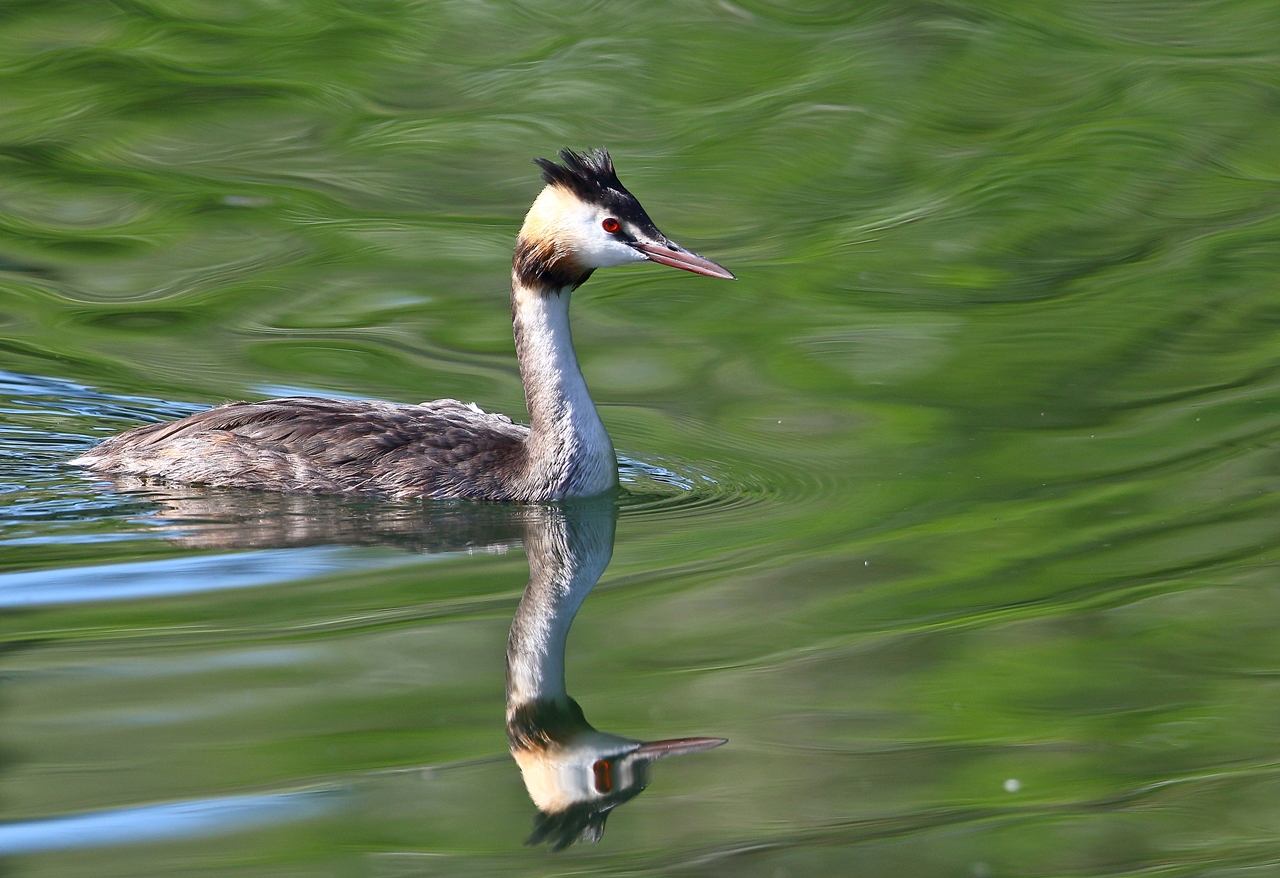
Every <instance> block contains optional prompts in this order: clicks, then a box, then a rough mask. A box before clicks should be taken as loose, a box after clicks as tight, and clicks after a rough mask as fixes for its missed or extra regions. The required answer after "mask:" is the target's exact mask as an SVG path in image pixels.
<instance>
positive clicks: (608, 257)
mask: <svg viewBox="0 0 1280 878" xmlns="http://www.w3.org/2000/svg"><path fill="white" fill-rule="evenodd" d="M602 219H603V217H601V216H597V215H596V214H595V212H594V211H592V212H590V213H586V212H584V213H583V214H581V215H579V216H578V217H575V222H574V230H573V231H574V235H573V237H574V248H573V249H574V251H575V252H576V254H577V256H578V259H579V260H580V261H581V262H582V264H584V265H589V266H591V267H592V268H613V267H614V266H615V265H626V264H627V263H629V262H643V261H644V259H645V257H644V256H643V255H642V254H641V253H640V252H639V251H638V250H636V249H635V248H634V247H632V246H630V245H628V244H624V243H622V242H621V241H619V240H618V239H617V238H615V237H613V235H610V234H609V233H608V232H606V231H605V230H604V229H603V228H602V227H601V225H600V223H601V221H602Z"/></svg>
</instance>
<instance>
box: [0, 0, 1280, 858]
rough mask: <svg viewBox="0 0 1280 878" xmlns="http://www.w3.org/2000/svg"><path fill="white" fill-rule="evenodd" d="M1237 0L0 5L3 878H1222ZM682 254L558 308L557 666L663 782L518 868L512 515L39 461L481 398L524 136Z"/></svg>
mask: <svg viewBox="0 0 1280 878" xmlns="http://www.w3.org/2000/svg"><path fill="white" fill-rule="evenodd" d="M1277 46H1280V23H1278V22H1277V19H1276V17H1275V15H1274V8H1273V7H1272V5H1270V4H1265V3H1261V2H1257V0H1244V2H1221V3H1219V2H1191V3H1169V4H1151V3H1148V4H1115V3H1101V2H1075V3H1061V4H1053V5H1052V6H1051V7H1048V6H1046V5H1045V4H1040V3H1031V2H1008V3H999V4H972V3H911V2H902V3H880V4H862V5H851V4H843V3H830V4H826V3H821V2H810V3H800V4H796V3H786V4H783V3H771V2H764V0H759V2H757V0H751V2H738V3H734V2H708V3H696V4H687V3H684V4H661V3H658V4H654V3H623V2H619V3H613V2H609V3H579V4H570V3H539V4H526V3H519V2H505V0H502V2H490V3H456V2H455V3H431V4H420V3H410V2H399V0H384V2H368V3H359V4H354V3H343V2H336V0H333V2H327V0H308V2H296V3H288V4H273V3H267V2H252V0H247V2H238V3H203V2H195V0H190V2H187V0H143V2H129V3H125V2H120V3H103V2H70V0H67V2H61V0H59V2H39V3H34V2H32V3H11V4H9V5H8V6H7V7H6V8H5V10H4V11H3V14H2V15H0V369H2V370H4V371H3V374H2V375H0V412H2V414H0V460H3V465H0V492H2V494H3V498H4V499H3V504H2V505H0V610H2V611H3V613H4V622H3V626H2V627H0V639H2V643H3V647H4V649H3V653H2V654H0V668H2V673H3V684H2V686H0V754H2V758H0V855H5V856H7V857H10V858H12V862H11V863H9V864H8V865H7V868H8V869H10V870H11V871H13V872H14V873H15V874H23V875H50V876H53V875H57V876H75V875H86V876H87V875H93V876H103V875H121V876H142V875H158V876H159V875H164V876H169V875H180V874H201V875H210V874H236V875H302V874H307V875H351V874H360V875H366V874H367V875H382V876H401V875H403V876H410V875H450V876H461V875H508V874H509V875H555V874H566V873H574V874H599V875H617V874H628V875H648V874H655V875H656V874H678V875H733V876H755V875H759V876H768V878H775V876H801V875H859V876H867V875H884V876H903V875H912V876H934V875H936V876H963V875H968V876H975V878H983V876H999V875H1045V876H1049V875H1053V876H1063V875H1137V874H1143V875H1153V874H1158V875H1162V876H1165V875H1169V876H1176V875H1200V874H1214V875H1235V874H1240V875H1245V874H1248V875H1250V876H1255V875H1269V874H1280V867H1278V866H1277V865H1276V862H1277V861H1276V855H1275V845H1274V836H1275V826H1276V822H1277V820H1278V819H1280V812H1278V809H1277V804H1276V803H1277V802H1280V756H1277V749H1276V741H1277V739H1278V738H1280V688H1278V685H1280V648H1278V647H1277V644H1278V643H1280V638H1278V637H1277V634H1280V631H1277V626H1278V625H1280V622H1277V620H1278V619H1280V589H1278V588H1277V584H1276V583H1277V576H1276V563H1277V558H1278V553H1280V503H1278V502H1277V500H1276V496H1277V494H1276V489H1277V487H1280V458H1278V457H1277V453H1276V438H1277V435H1278V434H1280V414H1277V412H1278V411H1280V368H1278V365H1277V364H1278V361H1277V355H1276V352H1277V350H1280V346H1278V345H1277V342H1278V341H1280V339H1278V338H1277V334H1278V333H1280V309H1278V308H1277V304H1276V302H1277V300H1276V282H1277V281H1276V278H1277V277H1280V247H1278V246H1277V241H1280V198H1277V195H1278V194H1280V152H1277V150H1276V149H1275V144H1276V143H1277V139H1278V138H1280V114H1277V112H1276V108H1277V106H1280V64H1278V63H1277V62H1280V57H1278V56H1277V50H1276V47H1277ZM565 145H570V146H575V147H589V146H596V145H606V146H608V147H609V148H610V149H611V150H612V152H613V154H614V157H615V160H616V163H617V165H618V168H619V173H620V176H621V178H622V179H623V181H624V182H625V183H626V184H627V185H628V186H629V187H630V188H631V189H632V191H634V192H635V193H636V194H637V196H638V197H639V198H640V199H641V200H642V202H643V203H644V204H645V206H646V208H648V210H649V212H650V214H651V215H652V216H653V217H654V219H655V220H656V222H657V223H658V225H659V226H660V227H661V228H662V229H663V230H664V231H665V232H666V233H668V234H669V235H670V236H671V237H672V238H674V239H675V240H677V241H680V242H681V243H682V244H685V245H686V246H688V247H690V248H692V249H694V250H697V251H698V252H700V253H704V254H706V255H707V256H709V257H711V258H713V259H716V260H717V261H719V262H721V263H723V264H724V265H726V266H727V267H729V268H731V269H732V270H733V271H734V272H735V273H736V274H738V276H739V277H740V278H741V280H739V281H738V282H737V283H734V284H728V283H719V282H714V281H710V280H706V279H700V278H695V277H692V276H689V275H686V274H681V273H677V272H672V271H668V270H663V269H660V268H658V267H656V266H634V267H629V268H626V269H618V270H616V271H611V272H601V273H597V275H596V276H595V277H593V278H592V280H591V282H590V283H589V284H588V285H587V286H585V287H584V288H583V289H582V290H581V291H579V293H578V294H576V295H575V297H574V306H573V307H574V311H573V317H574V333H575V339H576V341H577V345H578V350H579V354H580V356H581V359H582V362H583V368H584V371H585V373H586V375H587V379H588V382H589V383H590V385H591V387H592V389H593V391H594V393H595V395H596V399H597V401H598V403H599V405H600V409H601V413H602V416H603V418H604V420H605V422H606V424H607V425H608V427H609V429H610V432H611V434H612V436H613V438H614V442H615V445H616V446H617V448H618V449H619V452H620V454H622V455H623V456H624V458H625V460H624V481H625V483H626V484H625V489H626V490H625V491H624V492H623V493H622V494H621V495H620V496H619V498H618V520H617V536H616V543H615V545H614V549H613V558H612V563H611V564H610V566H609V567H608V569H607V570H606V572H605V573H604V575H603V577H602V578H601V580H600V582H599V584H598V585H596V587H595V589H594V590H593V591H592V593H591V595H590V597H589V598H588V599H587V600H586V602H585V603H584V604H583V607H582V609H581V611H580V612H579V613H578V616H577V619H576V621H575V623H574V627H573V630H572V635H571V636H570V638H569V641H568V652H567V682H568V689H569V691H570V692H571V693H572V694H573V696H574V697H575V698H576V699H577V701H578V702H579V703H580V704H581V705H582V707H583V710H584V711H585V714H586V716H587V717H588V718H589V719H590V721H591V722H592V723H593V724H594V725H596V726H597V727H599V728H601V729H606V730H608V731H610V732H612V733H616V734H619V735H625V736H627V737H630V738H635V739H638V740H648V739H654V738H668V737H672V736H674V735H714V736H719V737H725V738H728V739H729V743H728V744H727V745H725V746H723V747H720V748H718V749H715V750H712V751H709V752H704V753H698V754H694V755H689V756H687V757H681V758H680V759H678V760H666V761H663V762H661V763H658V764H657V765H655V767H654V769H653V776H652V781H651V783H650V786H649V788H648V790H647V791H646V792H644V793H643V794H642V795H640V796H638V797H636V798H635V799H634V800H633V801H631V802H628V803H626V804H625V805H623V806H621V807H620V808H618V809H617V812H616V813H615V814H613V815H612V816H611V817H610V818H609V822H608V828H607V832H606V833H605V834H604V837H603V838H602V840H601V841H600V843H599V844H598V845H577V846H573V847H570V848H569V849H567V850H565V851H563V852H560V853H551V852H549V851H548V850H547V849H546V848H545V846H538V847H526V846H524V845H523V844H522V842H523V841H524V840H525V839H526V838H527V837H528V835H529V832H530V829H531V826H532V820H533V815H534V807H533V804H532V802H531V801H530V798H529V795H528V794H527V792H526V791H525V789H524V786H523V784H522V783H521V776H520V773H519V771H518V769H517V767H516V766H515V764H514V763H513V762H512V760H511V758H510V756H509V755H508V753H507V743H506V739H505V731H504V651H505V648H506V642H507V635H508V626H509V625H510V623H511V619H512V615H513V613H514V612H515V609H516V606H517V603H518V602H519V600H520V597H521V594H522V591H523V589H524V586H525V583H526V581H527V579H528V568H527V564H526V559H525V551H524V548H523V543H522V540H521V538H520V529H519V527H516V526H515V525H516V524H518V523H519V520H520V518H519V516H520V515H521V513H520V512H519V511H518V510H511V509H507V508H504V507H495V506H485V505H482V504H435V505H432V504H416V505H415V504H390V503H378V502H371V501H367V500H361V501H353V500H343V499H333V498H288V497H270V496H265V495H255V494H251V493H241V494H237V493H235V492H229V493H228V492H216V491H207V490H202V489H193V488H180V487H178V488H175V487H163V486H151V487H148V488H144V489H138V490H125V491H122V490H119V489H117V488H116V487H114V486H111V485H108V484H104V483H101V482H99V481H96V480H94V479H92V478H86V477H85V476H83V475H81V474H79V473H77V472H76V471H75V470H73V469H71V468H68V467H67V466H66V465H65V461H66V460H68V459H69V458H70V457H72V456H74V455H75V454H76V453H77V452H79V451H80V450H82V449H84V448H86V447H88V446H89V445H90V444H91V443H92V442H94V441H96V440H97V439H98V438H100V437H102V436H105V435H109V434H110V433H113V432H115V431H118V430H120V429H123V428H126V427H128V426H132V425H135V424H138V423H142V422H147V421H152V420H158V419H164V418H172V417H178V416H181V415H183V414H186V413H190V412H192V411H196V410H199V409H200V408H202V407H205V406H209V405H213V404H216V403H219V402H222V401H225V400H228V399H250V398H263V397H266V396H270V395H278V394H283V393H295V392H316V393H324V394H330V395H352V396H361V397H374V398H382V399H391V400H397V401H402V402H417V401H420V400H423V399H429V398H435V397H445V396H447V397H455V398H459V399H462V400H465V401H471V400H474V401H476V402H478V403H479V404H480V405H482V406H484V407H485V408H486V409H489V410H496V411H503V412H508V413H511V414H513V415H515V416H517V417H518V416H520V415H521V413H522V412H523V397H522V393H521V388H520V384H519V378H518V374H517V372H516V368H515V362H514V355H513V346H512V342H511V336H510V325H509V308H508V304H507V286H506V285H507V274H508V270H509V261H508V260H509V255H510V248H511V245H512V242H513V240H514V237H515V233H516V231H517V229H518V228H519V223H520V220H521V218H522V216H523V212H524V210H525V209H526V208H527V206H528V203H529V202H530V201H531V199H532V198H533V196H534V195H535V194H536V192H537V190H538V186H539V184H538V182H537V178H536V168H535V167H534V166H533V165H532V164H530V159H531V158H533V157H534V156H540V155H551V154H552V153H554V151H555V150H556V149H558V148H560V147H562V146H565Z"/></svg>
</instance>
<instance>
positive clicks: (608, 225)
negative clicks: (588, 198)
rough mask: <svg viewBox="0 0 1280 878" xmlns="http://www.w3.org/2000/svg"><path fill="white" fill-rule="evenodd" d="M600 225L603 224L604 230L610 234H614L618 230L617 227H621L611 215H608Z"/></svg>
mask: <svg viewBox="0 0 1280 878" xmlns="http://www.w3.org/2000/svg"><path fill="white" fill-rule="evenodd" d="M600 225H601V226H603V227H604V230H605V231H606V232H608V233H609V234H610V235H612V234H614V233H615V232H617V231H618V229H620V228H622V223H620V222H618V221H617V220H616V219H614V218H613V217H609V218H608V219H606V220H605V221H604V222H602V223H601V224H600Z"/></svg>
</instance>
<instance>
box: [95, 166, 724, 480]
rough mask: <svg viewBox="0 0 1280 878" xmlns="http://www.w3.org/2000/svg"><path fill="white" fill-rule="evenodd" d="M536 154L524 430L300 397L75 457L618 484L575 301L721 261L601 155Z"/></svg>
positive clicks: (156, 468) (182, 472)
mask: <svg viewBox="0 0 1280 878" xmlns="http://www.w3.org/2000/svg"><path fill="white" fill-rule="evenodd" d="M559 157H560V162H559V163H557V162H554V161H551V160H549V159H545V158H542V159H536V160H535V162H536V164H537V165H538V166H539V167H540V168H541V169H542V179H543V181H544V182H545V184H546V185H545V187H544V188H543V190H542V192H541V193H540V194H539V195H538V197H537V199H536V200H535V201H534V202H533V206H532V207H531V208H530V209H529V212H528V215H527V216H525V219H524V225H523V226H522V227H521V229H520V234H519V237H518V239H517V241H516V247H515V254H514V256H513V258H512V270H511V309H512V325H513V328H514V332H515V342H516V357H517V359H518V360H519V363H520V377H521V379H522V381H523V382H524V392H525V402H526V404H527V406H528V410H529V425H528V426H524V425H522V424H516V423H514V422H513V421H512V420H511V419H510V418H508V417H507V416H505V415H500V414H488V413H486V412H484V411H482V410H481V409H480V408H479V407H477V406H476V405H475V404H474V403H472V404H469V405H468V404H464V403H461V402H459V401H458V400H456V399H438V400H435V401H434V402H424V403H421V404H419V405H399V404H394V403H388V402H377V401H353V400H345V399H324V398H320V397H310V396H295V397H288V398H285V399H271V400H266V401H264V402H233V403H228V404H227V405H221V406H218V407H217V408H213V409H210V410H208V411H205V412H200V413H199V414H195V415H192V416H190V417H187V418H183V419H182V420H179V421H172V422H165V423H158V424H148V425H146V426H143V427H137V428H135V429H133V430H129V431H128V432H125V433H121V434H120V435H118V436H114V437H112V438H109V439H107V440H105V441H103V442H102V443H100V444H98V445H97V446H95V447H94V448H92V449H90V450H89V451H87V452H86V453H84V454H82V455H81V456H79V457H77V458H76V459H75V460H73V461H72V463H73V464H76V465H78V466H82V467H84V468H86V469H88V470H91V471H93V472H99V473H104V474H109V475H110V474H113V475H129V476H140V477H143V478H148V479H159V480H163V481H170V482H182V483H188V484H204V485H215V486H222V487H235V488H257V489H264V490H270V491H303V492H310V493H335V494H336V493H351V494H371V495H380V496H386V497H395V498H415V497H422V498H463V499H475V500H512V501H518V502H538V501H543V500H558V499H563V498H567V497H587V496H592V495H595V494H600V493H603V492H605V491H608V490H610V489H611V488H613V487H614V486H616V485H617V482H618V465H617V458H616V457H615V455H614V451H613V443H612V442H611V441H610V439H609V434H608V433H607V432H606V431H605V428H604V424H603V423H602V422H601V420H600V415H599V414H598V413H597V411H596V408H595V404H594V403H593V402H592V400H591V395H590V393H589V392H588V390H587V384H586V381H585V380H584V379H583V377H582V370H581V368H580V367H579V365H578V358H577V355H576V354H575V353H574V349H573V340H572V338H571V337H570V332H569V298H570V294H571V293H572V292H573V290H575V289H577V288H578V287H579V286H581V285H582V284H583V283H585V282H586V280H587V278H589V277H590V276H591V274H592V272H594V271H595V270H596V269H598V268H612V267H614V266H618V265H625V264H627V263H631V262H643V261H646V260H648V261H650V262H656V263H658V264H659V265H667V266H671V267H673V268H680V269H683V270H685V271H690V272H693V273H695V274H701V275H706V276H708V277H718V278H730V279H732V278H733V275H732V274H731V273H730V272H729V271H728V270H727V269H725V268H723V267H722V266H720V265H717V264H716V263H714V262H712V261H711V260H709V259H705V258H703V257H702V256H699V255H698V254H696V253H692V252H690V251H688V250H686V249H684V248H683V247H681V246H679V245H678V244H676V243H674V242H673V241H671V240H670V239H669V238H667V237H666V236H665V235H664V234H663V233H662V232H660V231H659V230H658V228H657V226H655V225H654V224H653V221H652V220H651V219H650V218H649V215H648V214H647V213H645V210H644V208H643V207H641V206H640V202H639V201H637V200H636V197H635V196H634V195H632V194H631V193H630V192H628V191H627V189H626V188H625V187H624V186H623V185H622V183H621V182H619V180H618V175H617V172H616V171H615V170H614V166H613V160H612V159H611V158H610V157H609V153H608V151H607V150H604V149H599V150H590V151H587V152H583V153H578V152H574V151H573V150H569V149H564V150H561V151H560V153H559Z"/></svg>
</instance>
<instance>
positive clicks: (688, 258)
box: [631, 240, 737, 740]
mask: <svg viewBox="0 0 1280 878" xmlns="http://www.w3.org/2000/svg"><path fill="white" fill-rule="evenodd" d="M631 246H632V247H634V248H636V249H637V250H639V251H640V252H641V253H643V254H644V255H645V256H647V257H649V260H650V261H652V262H656V263H658V264H659V265H670V266H671V267H672V268H683V269H684V270H685V271H692V272H693V273H694V274H705V275H706V276H707V277H722V278H725V279H726V280H737V278H736V277H734V276H733V272H731V271H729V269H727V268H725V267H724V266H723V265H717V264H716V263H714V262H712V261H711V260H710V259H704V258H703V257H701V256H699V255H698V254H697V253H691V252H690V251H688V250H686V249H684V248H683V247H681V246H680V245H679V244H676V243H675V242H673V241H667V240H664V241H663V242H662V243H660V244H650V243H649V242H648V241H636V242H635V243H634V244H632V245H631ZM717 740H719V739H717Z"/></svg>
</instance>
